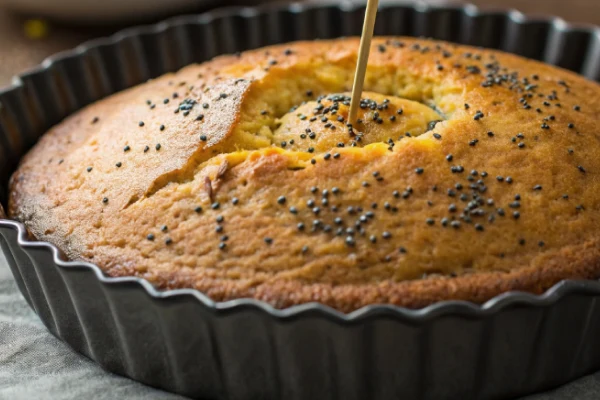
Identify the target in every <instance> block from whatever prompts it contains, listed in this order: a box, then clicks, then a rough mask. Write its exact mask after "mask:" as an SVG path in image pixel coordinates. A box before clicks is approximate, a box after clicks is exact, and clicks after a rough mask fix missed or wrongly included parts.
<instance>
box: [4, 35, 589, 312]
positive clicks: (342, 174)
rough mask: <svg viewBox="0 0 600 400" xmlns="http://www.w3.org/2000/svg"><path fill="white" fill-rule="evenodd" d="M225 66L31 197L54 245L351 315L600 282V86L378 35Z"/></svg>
mask: <svg viewBox="0 0 600 400" xmlns="http://www.w3.org/2000/svg"><path fill="white" fill-rule="evenodd" d="M358 43H359V42H358V39H356V38H348V39H339V40H332V41H316V42H298V43H292V44H287V45H281V46H273V47H269V48H264V49H259V50H254V51H249V52H245V53H242V54H238V55H232V56H222V57H218V58H216V59H214V60H212V61H209V62H206V63H204V64H201V65H192V66H189V67H186V68H184V69H182V70H181V71H179V72H177V73H175V74H168V75H165V76H162V77H160V78H158V79H155V80H152V81H149V82H146V83H144V84H142V85H139V86H137V87H134V88H132V89H129V90H126V91H124V92H122V93H118V94H116V95H113V96H111V97H109V98H107V99H104V100H102V101H99V102H97V103H95V104H93V105H91V106H88V107H87V108H85V109H83V110H82V111H80V112H78V113H76V114H74V115H73V116H71V117H69V118H67V119H66V120H65V121H64V122H62V123H61V124H59V125H57V126H56V127H54V128H52V129H51V130H50V132H48V133H47V134H46V135H44V136H43V137H42V138H41V139H40V141H39V142H38V144H37V145H36V146H35V147H34V148H33V149H32V150H31V151H30V152H29V154H28V155H27V156H26V157H25V158H24V159H23V160H22V163H21V165H20V167H19V168H18V170H17V171H16V172H15V173H14V175H13V177H12V181H11V194H10V203H9V213H10V215H11V217H12V218H15V219H17V220H19V221H22V222H23V223H24V224H25V226H26V227H27V229H28V231H29V232H30V233H31V235H32V236H33V237H35V238H36V239H39V240H44V241H49V242H51V243H54V244H55V245H56V246H57V247H59V248H60V249H61V250H62V251H63V252H64V253H65V254H66V256H67V257H69V258H70V259H75V260H85V261H89V262H93V263H95V264H97V265H98V266H99V267H100V268H101V269H102V270H103V271H104V272H105V273H106V274H107V275H110V276H138V277H142V278H145V279H147V280H148V281H150V282H151V283H152V284H154V285H155V286H156V287H158V288H160V289H172V288H196V289H198V290H200V291H202V292H203V293H205V294H207V295H208V296H210V297H211V298H212V299H213V300H216V301H225V300H231V299H236V298H248V297H250V298H255V299H259V300H263V301H266V302H268V303H270V304H272V305H274V306H275V307H279V308H284V307H288V306H291V305H295V304H302V303H306V302H312V301H317V302H321V303H323V304H326V305H329V306H331V307H334V308H336V309H338V310H341V311H346V312H347V311H352V310H355V309H357V308H359V307H361V306H365V305H368V304H375V303H387V304H396V305H400V306H406V307H412V308H416V307H422V306H426V305H429V304H432V303H434V302H437V301H440V300H451V299H455V300H468V301H473V302H484V301H486V300H488V299H490V298H492V297H493V296H495V295H497V294H500V293H503V292H505V291H509V290H523V291H529V292H532V293H541V292H543V291H544V290H546V289H548V288H549V287H551V286H552V285H554V284H555V283H557V282H558V281H560V280H563V279H569V278H573V279H577V278H585V279H595V278H598V277H600V247H599V244H600V243H599V241H600V208H599V202H600V180H599V178H598V177H599V176H600V175H598V173H599V171H600V133H599V129H600V124H599V116H600V86H599V85H598V84H597V83H594V82H591V81H587V80H585V79H584V78H582V77H580V76H578V75H576V74H574V73H571V72H567V71H564V70H561V69H559V68H555V67H551V66H549V65H545V64H542V63H539V62H536V61H531V60H527V59H524V58H521V57H518V56H514V55H510V54H505V53H502V52H498V51H492V50H485V49H479V48H470V47H466V46H459V45H454V44H450V43H445V42H437V41H428V40H415V39H410V38H375V39H374V41H373V45H372V50H371V56H370V60H369V65H368V69H367V76H366V80H365V91H364V92H363V98H362V99H361V103H360V110H359V113H358V118H359V119H358V120H357V121H356V123H354V124H350V123H349V121H348V112H349V105H350V97H349V90H350V89H351V86H352V80H353V74H354V67H355V64H356V59H357V51H358Z"/></svg>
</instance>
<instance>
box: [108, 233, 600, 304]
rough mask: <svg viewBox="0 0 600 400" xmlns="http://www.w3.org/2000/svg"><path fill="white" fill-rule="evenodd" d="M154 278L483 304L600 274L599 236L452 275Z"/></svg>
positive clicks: (255, 293)
mask: <svg viewBox="0 0 600 400" xmlns="http://www.w3.org/2000/svg"><path fill="white" fill-rule="evenodd" d="M108 274H109V276H112V277H125V276H132V275H133V276H135V275H136V273H135V271H134V270H133V269H130V268H127V267H125V268H119V269H112V270H110V272H109V273H108ZM155 279H156V282H153V283H155V284H156V283H159V282H162V283H165V282H169V283H168V284H166V285H163V286H158V288H159V289H161V290H171V289H184V288H194V289H196V290H199V291H200V292H202V293H204V294H205V295H207V296H208V297H210V298H211V300H213V301H217V302H224V301H230V300H236V299H255V300H259V301H263V302H265V303H268V304H270V305H272V306H273V307H275V308H278V309H284V308H288V307H291V306H295V305H301V304H306V303H311V302H317V303H320V304H323V305H326V306H329V307H331V308H334V309H336V310H338V311H341V312H344V313H349V312H352V311H356V310H358V309H360V308H362V307H365V306H370V305H394V306H400V307H405V308H410V309H418V308H423V307H427V306H429V305H432V304H434V303H438V302H443V301H453V300H459V301H468V302H472V303H475V304H483V303H485V302H486V301H488V300H491V299H492V298H494V297H496V296H498V295H501V294H504V293H506V292H510V291H521V292H527V293H531V294H534V295H541V294H543V293H544V292H546V291H547V290H548V289H550V288H551V287H553V286H554V285H556V284H557V283H559V282H561V281H563V280H567V279H572V280H577V279H582V280H590V279H600V240H589V241H587V242H585V243H583V244H580V245H575V246H569V247H564V248H562V249H560V251H559V252H558V254H554V255H550V254H547V255H545V256H544V257H543V258H542V259H539V260H537V263H535V264H534V265H532V266H528V267H522V268H516V269H514V270H511V271H506V272H505V271H486V272H480V271H476V272H473V273H470V274H465V275H460V276H456V277H449V276H436V275H431V276H428V277H426V278H423V279H417V280H411V281H402V282H392V281H383V282H378V283H365V284H345V285H332V284H325V283H308V282H301V281H298V280H288V281H284V280H276V281H270V282H265V283H262V284H260V285H258V286H255V287H242V286H237V287H236V285H234V284H232V283H231V282H225V281H222V282H221V284H218V283H216V282H214V281H211V282H205V283H198V282H196V281H194V279H192V278H191V277H189V276H186V275H185V274H183V273H181V272H179V271H177V272H170V273H158V274H157V275H155ZM152 280H154V279H152ZM223 283H224V284H223Z"/></svg>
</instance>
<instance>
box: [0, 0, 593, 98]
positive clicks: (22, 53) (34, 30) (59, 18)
mask: <svg viewBox="0 0 600 400" xmlns="http://www.w3.org/2000/svg"><path fill="white" fill-rule="evenodd" d="M323 1H324V0H304V2H317V3H318V2H323ZM385 1H396V2H397V1H402V0H381V2H385ZM268 2H274V1H258V0H237V1H236V0H231V1H228V0H0V87H4V86H6V85H8V84H9V83H10V80H11V78H12V76H13V75H15V74H17V73H19V72H20V71H23V70H25V69H27V68H31V67H33V66H35V65H37V64H39V63H40V62H41V61H42V60H43V59H44V58H45V57H47V56H49V55H51V54H53V53H57V52H59V51H61V50H66V49H69V48H72V47H75V46H77V45H78V44H80V43H82V42H84V41H86V40H90V39H93V38H96V37H102V36H107V35H110V34H112V33H114V32H116V31H118V30H120V29H123V28H125V27H127V26H132V25H138V24H142V23H151V22H155V21H158V20H160V19H163V18H166V17H169V16H173V15H178V14H183V13H198V12H203V11H207V10H209V9H212V8H216V7H224V6H232V5H238V6H239V5H252V4H258V3H268ZM277 2H278V3H281V2H282V1H281V0H278V1H277ZM342 2H352V3H364V2H365V0H338V1H336V3H342ZM405 2H406V3H412V2H411V1H405ZM420 3H429V4H462V3H473V4H476V5H477V6H479V7H481V8H484V9H507V8H516V9H518V10H520V11H522V12H524V13H527V14H532V15H557V16H560V17H562V18H564V19H565V20H567V21H570V22H577V23H587V24H596V25H600V0H471V1H455V0H454V1H450V0H421V1H420Z"/></svg>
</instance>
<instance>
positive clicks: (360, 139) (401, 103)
mask: <svg viewBox="0 0 600 400" xmlns="http://www.w3.org/2000/svg"><path fill="white" fill-rule="evenodd" d="M349 109H350V96H349V94H348V93H344V94H333V95H329V96H323V97H320V98H319V99H317V100H316V101H309V102H306V103H303V104H302V105H300V106H299V107H295V108H293V109H292V110H290V112H289V113H287V114H286V115H284V116H283V117H282V118H281V119H280V120H279V121H278V122H279V126H278V128H277V129H276V130H275V133H274V136H273V142H274V143H275V145H277V146H282V147H285V148H287V149H293V150H300V151H307V150H308V151H316V152H322V151H327V150H330V149H332V148H334V147H343V146H364V145H367V144H370V143H376V142H388V141H389V140H390V139H391V140H392V141H396V140H398V138H399V137H401V136H418V135H420V134H422V133H424V132H426V131H427V130H428V127H430V126H431V125H432V123H433V122H435V121H439V120H441V119H442V118H441V117H440V115H439V114H438V113H436V112H435V111H434V110H432V109H431V108H430V107H428V106H426V105H424V104H422V103H418V102H416V101H411V100H406V99H402V98H399V97H394V96H386V95H382V94H378V93H372V92H364V93H363V99H362V100H361V104H360V109H359V112H358V120H357V122H356V123H354V124H352V125H351V124H349V121H348V113H349ZM311 149H312V150H311Z"/></svg>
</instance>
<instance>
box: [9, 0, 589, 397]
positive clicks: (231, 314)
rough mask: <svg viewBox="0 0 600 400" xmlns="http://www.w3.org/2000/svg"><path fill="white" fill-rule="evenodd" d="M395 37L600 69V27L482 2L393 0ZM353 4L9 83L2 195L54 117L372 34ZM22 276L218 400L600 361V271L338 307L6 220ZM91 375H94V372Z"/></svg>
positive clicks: (186, 25) (113, 41)
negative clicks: (471, 294)
mask: <svg viewBox="0 0 600 400" xmlns="http://www.w3.org/2000/svg"><path fill="white" fill-rule="evenodd" d="M382 8H383V10H382V12H380V14H379V16H378V22H377V27H376V33H377V34H380V35H382V34H386V35H412V36H430V37H434V38H439V39H445V40H451V41H455V42H461V43H467V44H472V45H478V46H486V47H491V48H497V49H502V50H506V51H510V52H514V53H517V54H521V55H524V56H527V57H531V58H535V59H539V60H543V61H546V62H549V63H552V64H555V65H559V66H561V67H564V68H568V69H571V70H573V71H576V72H579V73H581V74H583V75H585V76H587V77H588V78H589V79H592V80H598V79H600V29H599V28H596V27H582V26H573V25H570V24H567V23H565V22H564V21H562V20H560V19H534V18H528V17H526V16H524V15H522V14H520V13H518V12H516V11H508V12H495V11H493V12H484V11H480V10H478V9H477V8H476V7H474V6H464V7H438V6H425V5H422V4H418V5H415V6H408V5H405V4H404V5H403V4H399V3H394V2H386V3H384V5H383V6H382ZM362 15H363V8H362V7H360V6H356V5H352V4H351V3H344V2H343V3H341V4H329V3H325V4H319V5H314V4H313V5H301V4H293V5H289V6H275V7H274V6H268V7H263V8H241V9H227V10H222V11H215V12H212V13H209V14H203V15H198V16H185V17H181V18H175V19H172V20H168V21H166V22H163V23H160V24H157V25H154V26H146V27H140V28H134V29H130V30H127V31H124V32H121V33H119V34H117V35H115V36H113V37H111V38H107V39H99V40H95V41H93V42H89V43H86V44H83V45H82V46H80V47H78V48H76V49H74V50H72V51H68V52H65V53H61V54H58V55H56V56H54V57H52V58H50V59H48V60H46V61H45V62H44V63H43V64H42V65H41V66H40V67H38V68H36V69H34V70H32V71H30V72H27V73H24V74H22V75H20V76H19V77H17V78H16V79H15V81H14V83H13V85H12V86H10V87H8V88H7V89H5V90H3V91H1V92H0V181H1V183H2V185H0V188H1V189H0V191H1V192H2V193H1V195H2V198H3V199H5V198H6V192H7V180H8V177H9V175H10V174H11V173H12V171H14V169H15V167H16V165H17V163H18V160H19V158H20V157H21V156H23V155H24V154H25V152H26V151H27V150H28V149H29V148H30V147H31V146H32V145H33V144H34V143H35V142H36V140H37V139H38V138H39V137H40V136H41V135H42V134H43V133H44V132H45V131H47V130H48V129H49V128H50V127H51V126H52V125H54V124H56V123H58V122H59V121H60V120H62V119H63V118H64V117H65V116H67V115H69V114H70V113H72V112H74V111H76V110H78V109H80V108H82V107H83V106H85V105H87V104H89V103H91V102H93V101H95V100H97V99H100V98H102V97H104V96H107V95H109V94H112V93H115V92H117V91H119V90H121V89H124V88H127V87H130V86H133V85H135V84H137V83H140V82H143V81H145V80H147V79H149V78H152V77H155V76H158V75H160V74H162V73H165V72H168V71H174V70H176V69H178V68H180V67H182V66H184V65H186V64H189V63H192V62H201V61H204V60H207V59H209V58H211V57H213V56H216V55H218V54H222V53H231V52H235V51H240V50H244V49H248V48H255V47H260V46H264V45H268V44H272V43H278V42H287V41H292V40H298V39H316V38H333V37H339V36H348V35H356V34H358V33H359V32H360V26H361V21H362ZM0 244H1V247H2V251H3V252H4V254H5V256H6V258H7V260H8V262H9V265H10V267H11V269H12V272H13V274H14V276H15V280H16V281H17V284H18V286H19V289H20V290H21V292H22V293H23V295H24V297H25V298H26V300H27V301H28V303H29V304H30V306H31V307H32V308H33V309H34V310H35V311H36V313H37V314H38V315H39V316H40V318H41V319H42V321H43V322H44V323H45V324H46V326H47V327H48V329H49V330H50V331H51V332H52V333H53V334H54V335H56V336H58V337H59V338H61V339H62V340H64V341H65V342H67V343H68V344H70V345H71V346H72V347H73V348H74V349H75V350H76V351H78V352H80V353H82V354H84V355H86V356H88V357H90V358H91V359H93V360H95V361H96V362H98V363H99V364H100V365H102V366H103V367H104V368H106V369H107V370H109V371H112V372H115V373H117V374H122V375H126V376H129V377H131V378H133V379H135V380H138V381H141V382H144V383H146V384H149V385H152V386H156V387H161V388H164V389H166V390H170V391H173V392H177V393H181V394H184V395H188V396H191V397H195V398H202V399H230V400H233V399H345V400H346V399H348V400H351V399H400V398H401V399H461V400H463V399H504V398H511V397H514V396H519V395H523V394H527V393H531V392H535V391H540V390H544V389H548V388H551V387H554V386H557V385H560V384H563V383H566V382H568V381H570V380H572V379H574V378H577V377H579V376H582V375H584V374H586V373H589V372H592V371H594V370H596V369H599V368H600V340H599V339H598V338H599V337H600V305H599V304H600V303H599V301H598V299H600V283H599V282H596V281H563V282H561V283H559V284H557V285H556V286H554V287H553V288H551V289H550V290H548V291H547V292H546V293H544V294H543V295H540V296H535V295H531V294H525V293H506V294H503V295H501V296H498V297H496V298H494V299H492V300H490V301H488V302H487V303H485V304H483V305H475V304H471V303H467V302H456V301H448V302H440V303H437V304H434V305H432V306H429V307H427V308H424V309H420V310H408V309H403V308H399V307H393V306H385V305H373V306H368V307H365V308H362V309H360V310H357V311H355V312H353V313H351V314H341V313H339V312H337V311H334V310H332V309H330V308H327V307H325V306H323V305H320V304H305V305H301V306H295V307H291V308H288V309H284V310H276V309H273V308H272V307H270V306H269V305H267V304H265V303H261V302H259V301H255V300H251V299H242V300H235V301H228V302H223V303H215V302H213V301H211V300H210V299H209V298H208V297H207V296H205V295H203V294H202V293H200V292H198V291H195V290H174V291H168V292H159V291H157V290H155V289H154V288H153V287H152V286H151V285H150V284H149V283H148V282H146V281H144V280H141V279H138V278H110V277H107V276H105V275H103V273H102V272H101V271H100V269H99V268H98V267H97V266H95V265H92V264H89V263H85V262H77V261H66V260H65V259H64V257H63V256H62V255H61V253H60V251H59V250H58V249H57V248H56V247H54V246H53V245H51V244H49V243H42V242H35V241H32V240H30V238H28V236H27V233H26V230H25V228H24V226H23V225H22V224H20V223H18V222H14V221H10V220H6V219H2V220H0ZM82 384H85V383H82Z"/></svg>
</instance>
